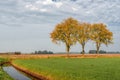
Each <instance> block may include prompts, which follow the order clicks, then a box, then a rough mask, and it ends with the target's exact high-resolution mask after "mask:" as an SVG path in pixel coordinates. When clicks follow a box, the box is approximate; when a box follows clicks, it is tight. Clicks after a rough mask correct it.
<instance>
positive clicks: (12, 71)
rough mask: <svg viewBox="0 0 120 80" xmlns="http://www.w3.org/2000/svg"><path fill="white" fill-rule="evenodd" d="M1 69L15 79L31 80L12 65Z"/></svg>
mask: <svg viewBox="0 0 120 80" xmlns="http://www.w3.org/2000/svg"><path fill="white" fill-rule="evenodd" d="M3 70H4V71H5V72H7V73H8V74H9V75H10V76H11V77H12V78H13V79H15V80H32V79H30V78H29V77H27V76H26V75H24V74H22V73H20V72H19V71H17V70H16V69H15V68H14V67H12V66H7V67H3Z"/></svg>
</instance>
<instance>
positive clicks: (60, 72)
mask: <svg viewBox="0 0 120 80" xmlns="http://www.w3.org/2000/svg"><path fill="white" fill-rule="evenodd" d="M13 63H15V64H17V65H19V66H21V67H24V68H26V69H28V70H30V71H33V72H36V73H39V74H43V75H44V76H47V77H48V78H50V79H51V80H120V77H119V76H120V58H95V59H93V58H91V59H86V58H84V59H76V58H73V59H65V58H49V59H29V60H15V61H14V62H13Z"/></svg>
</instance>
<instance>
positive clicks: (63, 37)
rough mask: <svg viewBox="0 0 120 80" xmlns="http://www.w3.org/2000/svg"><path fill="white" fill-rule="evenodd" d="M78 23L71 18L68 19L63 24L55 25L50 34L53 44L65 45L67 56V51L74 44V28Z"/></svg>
mask: <svg viewBox="0 0 120 80" xmlns="http://www.w3.org/2000/svg"><path fill="white" fill-rule="evenodd" d="M78 23H79V22H78V21H77V20H75V19H73V18H68V19H66V20H64V21H63V22H61V23H59V24H57V25H56V27H55V29H54V30H53V32H52V33H51V34H50V35H51V38H52V41H53V42H55V43H58V42H63V43H65V45H66V50H67V53H68V54H67V55H68V56H69V50H70V47H71V46H72V45H74V44H75V43H76V41H77V40H76V38H75V35H76V32H77V31H76V28H77V26H78Z"/></svg>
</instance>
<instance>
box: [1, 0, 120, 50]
mask: <svg viewBox="0 0 120 80" xmlns="http://www.w3.org/2000/svg"><path fill="white" fill-rule="evenodd" d="M68 17H73V18H75V19H77V20H79V21H83V22H89V23H94V22H103V23H105V24H106V25H107V26H108V29H109V30H111V31H112V32H113V34H114V44H112V45H109V46H108V47H106V46H104V45H102V47H101V49H102V50H107V51H120V42H119V41H120V0H0V52H14V51H21V52H34V51H35V50H50V51H54V52H65V46H64V44H61V45H60V44H59V45H56V44H54V43H52V41H51V39H50V33H51V32H52V31H53V29H54V27H55V25H56V24H57V23H59V22H61V21H62V20H64V19H66V18H68ZM85 49H86V51H88V50H90V49H95V44H94V43H93V42H89V43H87V45H86V48H85ZM71 51H72V52H80V51H81V46H80V45H79V44H77V45H75V46H73V47H71Z"/></svg>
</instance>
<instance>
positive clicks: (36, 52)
mask: <svg viewBox="0 0 120 80" xmlns="http://www.w3.org/2000/svg"><path fill="white" fill-rule="evenodd" d="M34 53H35V54H53V52H52V51H47V50H44V51H40V50H39V51H35V52H34Z"/></svg>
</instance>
